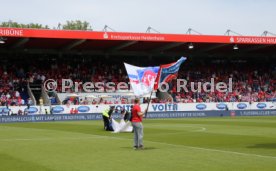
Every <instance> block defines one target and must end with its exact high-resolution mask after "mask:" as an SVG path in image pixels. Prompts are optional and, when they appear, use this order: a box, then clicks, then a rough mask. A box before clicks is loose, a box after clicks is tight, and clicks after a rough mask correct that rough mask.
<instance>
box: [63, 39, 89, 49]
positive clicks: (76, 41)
mask: <svg viewBox="0 0 276 171" xmlns="http://www.w3.org/2000/svg"><path fill="white" fill-rule="evenodd" d="M84 42H86V39H82V40H75V41H73V42H72V43H70V44H69V45H67V46H65V47H64V48H63V50H70V49H73V48H74V47H76V46H78V45H80V44H82V43H84Z"/></svg>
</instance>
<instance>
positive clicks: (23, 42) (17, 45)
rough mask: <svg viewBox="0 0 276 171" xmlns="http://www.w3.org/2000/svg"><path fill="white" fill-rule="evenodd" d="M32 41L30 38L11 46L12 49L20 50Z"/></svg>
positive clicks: (20, 40)
mask: <svg viewBox="0 0 276 171" xmlns="http://www.w3.org/2000/svg"><path fill="white" fill-rule="evenodd" d="M29 40H30V39H29V38H23V39H19V40H18V41H17V42H16V43H15V44H13V45H12V46H11V48H12V49H15V48H20V47H22V46H23V45H24V44H25V43H27V42H28V41H29Z"/></svg>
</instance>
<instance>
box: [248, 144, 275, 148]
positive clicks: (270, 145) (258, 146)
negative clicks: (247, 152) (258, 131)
mask: <svg viewBox="0 0 276 171" xmlns="http://www.w3.org/2000/svg"><path fill="white" fill-rule="evenodd" d="M247 148H264V149H276V143H267V144H255V145H253V146H248V147H247Z"/></svg>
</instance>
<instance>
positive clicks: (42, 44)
mask: <svg viewBox="0 0 276 171" xmlns="http://www.w3.org/2000/svg"><path fill="white" fill-rule="evenodd" d="M0 37H2V38H3V39H4V41H5V43H4V44H0V53H13V52H27V51H28V53H83V54H94V55H101V54H110V55H130V56H131V55H144V56H147V55H149V56H152V55H156V56H158V55H161V56H162V55H164V56H168V55H173V56H179V55H194V56H196V55H198V56H202V55H243V56H247V55H248V56H264V55H265V56H275V55H276V37H266V36H231V35H230V36H226V35H221V36H219V35H192V34H161V33H154V34H153V33H126V32H97V31H72V30H42V29H20V28H0ZM234 46H235V47H236V50H235V49H234ZM189 47H190V48H189ZM192 47H193V48H192Z"/></svg>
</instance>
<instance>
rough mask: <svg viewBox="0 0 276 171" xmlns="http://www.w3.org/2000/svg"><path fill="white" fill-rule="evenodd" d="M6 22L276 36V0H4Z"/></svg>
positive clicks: (3, 19)
mask: <svg viewBox="0 0 276 171" xmlns="http://www.w3.org/2000/svg"><path fill="white" fill-rule="evenodd" d="M0 4H1V15H0V22H2V21H7V20H9V19H11V20H13V21H17V22H22V23H30V22H37V23H41V24H44V25H46V24H47V25H50V26H51V27H53V26H57V25H58V23H59V22H61V23H65V21H66V20H76V19H80V20H86V21H88V22H90V23H91V25H92V28H93V29H94V30H102V29H103V27H104V25H108V26H110V27H111V28H113V29H114V30H116V31H126V32H145V31H146V29H147V27H148V26H151V27H153V28H155V29H156V30H158V31H160V32H161V33H186V31H187V30H188V28H193V29H194V30H197V31H199V32H201V33H203V34H216V35H221V34H224V33H225V32H226V30H227V29H231V30H233V31H236V32H238V33H240V34H243V35H260V34H261V33H262V32H263V31H265V30H268V31H270V32H272V33H276V22H275V21H276V19H275V17H276V10H275V7H276V1H273V0H256V1H249V0H240V1H238V0H231V1H230V0H228V1H226V0H189V1H188V0H44V1H42V0H25V1H22V0H9V1H7V0H0Z"/></svg>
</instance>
